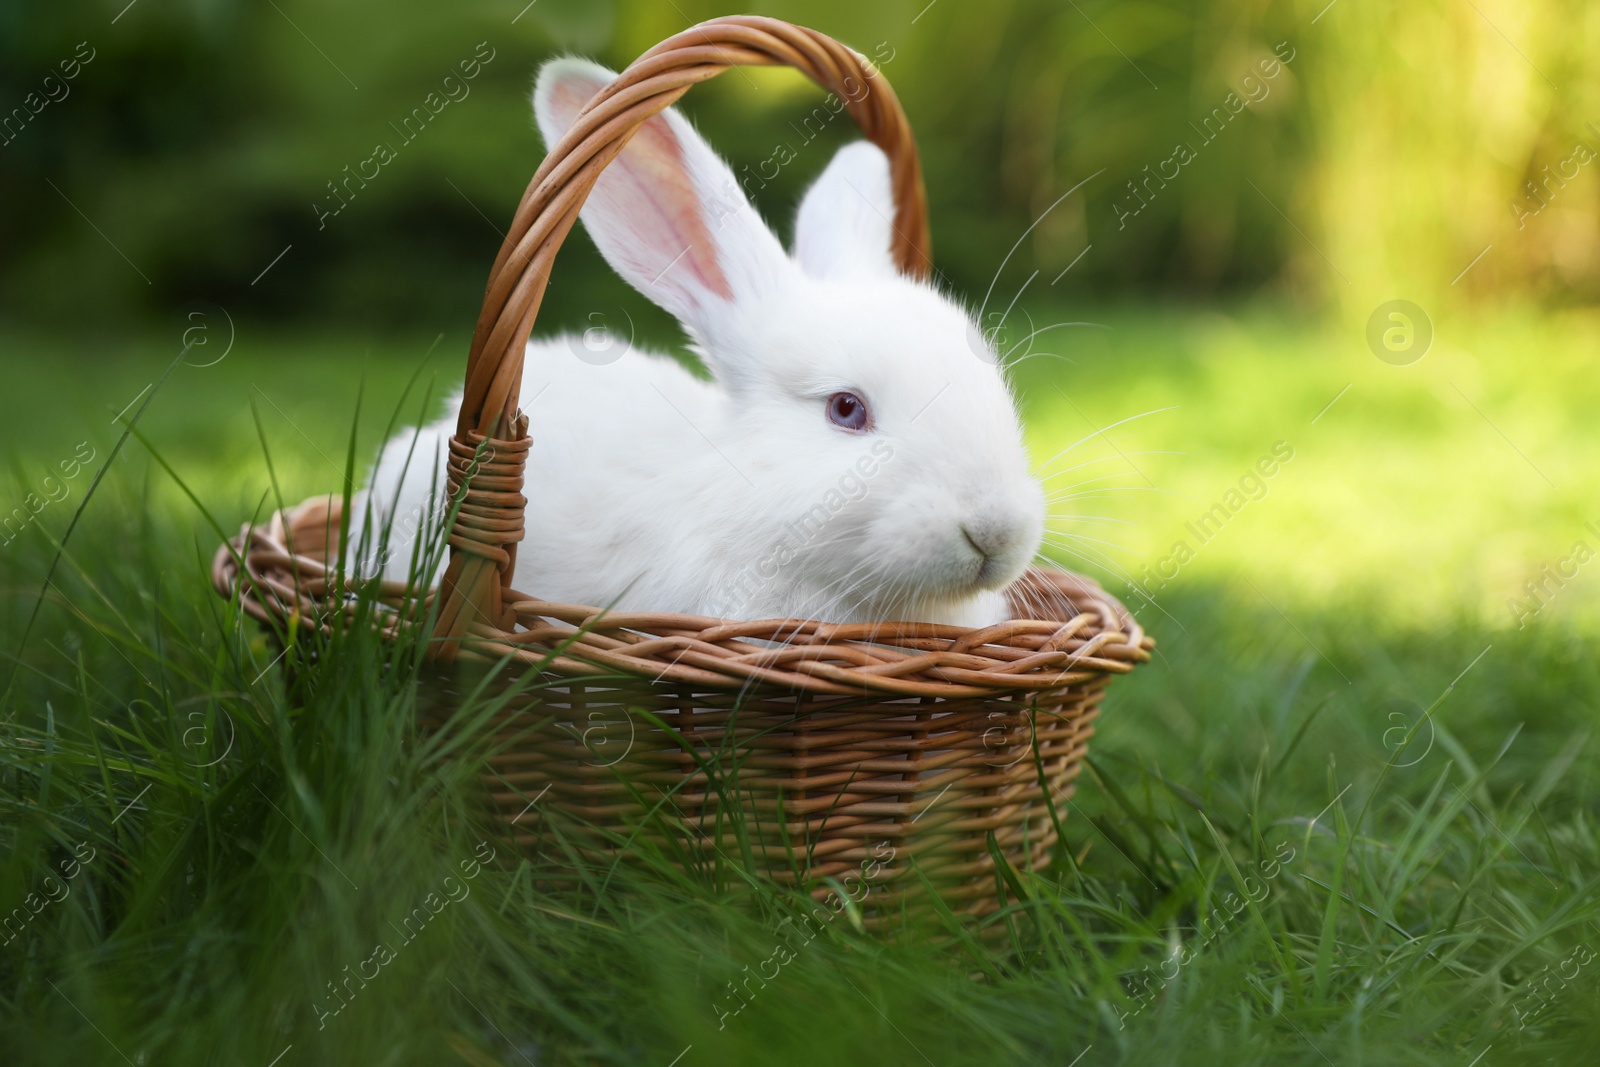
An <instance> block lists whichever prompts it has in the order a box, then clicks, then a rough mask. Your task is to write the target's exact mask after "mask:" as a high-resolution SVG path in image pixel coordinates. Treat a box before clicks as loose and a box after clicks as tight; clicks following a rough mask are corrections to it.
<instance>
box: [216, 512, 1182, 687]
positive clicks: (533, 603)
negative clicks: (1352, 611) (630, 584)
mask: <svg viewBox="0 0 1600 1067" xmlns="http://www.w3.org/2000/svg"><path fill="white" fill-rule="evenodd" d="M343 504H344V501H343V498H342V497H340V496H335V495H322V496H315V497H311V498H309V499H307V500H305V501H302V502H301V503H299V504H297V505H294V506H292V507H288V508H284V509H282V510H279V511H276V512H274V513H272V514H271V515H270V516H269V517H268V518H267V520H266V521H265V522H263V523H259V524H251V523H246V524H244V525H243V526H242V527H241V529H240V531H239V534H238V535H237V536H235V537H233V538H231V539H229V540H228V541H226V542H225V543H223V544H222V545H221V546H219V548H218V549H217V552H216V554H215V556H214V557H213V559H212V568H211V573H212V584H213V586H214V587H215V589H216V591H217V592H218V594H219V595H221V596H223V597H226V598H229V599H232V598H233V597H235V596H237V597H238V598H239V602H240V606H241V607H242V608H243V609H244V610H245V611H246V612H247V613H248V614H250V615H252V616H253V617H255V618H257V619H259V620H261V621H263V622H273V621H279V622H283V621H287V620H288V619H289V618H290V617H291V616H299V618H300V619H301V620H302V624H303V622H304V621H306V620H311V621H313V622H314V623H315V625H317V626H319V627H322V628H327V627H329V626H331V624H332V620H331V617H330V616H331V614H333V613H336V612H338V611H341V610H343V611H349V610H350V608H351V602H350V598H349V593H350V592H351V591H354V590H356V589H358V588H362V589H366V590H367V591H369V592H371V593H372V594H373V595H374V596H375V597H376V599H377V600H379V601H380V602H382V603H383V604H385V605H387V606H388V607H389V608H391V609H393V614H392V615H390V616H388V617H387V619H386V621H385V623H384V624H383V625H382V629H383V630H384V631H385V633H386V634H387V635H388V636H393V634H394V632H395V630H396V628H397V626H398V624H399V623H400V621H401V620H402V618H403V614H402V613H418V612H421V613H426V611H428V610H429V609H430V608H431V605H432V603H433V600H434V598H435V597H436V596H437V595H438V590H437V589H435V588H430V589H427V590H425V591H423V592H422V593H421V595H420V596H419V595H417V594H416V593H415V592H414V591H413V590H411V589H410V588H409V587H408V586H406V585H405V584H404V583H401V582H394V581H387V580H380V579H376V578H350V579H345V578H344V577H343V576H342V573H341V572H340V571H339V570H338V568H337V566H336V565H335V566H330V559H329V557H330V555H331V552H332V550H334V549H335V548H336V547H337V545H336V542H337V539H338V531H339V525H340V516H341V513H342V509H343ZM1008 594H1009V596H1010V599H1011V602H1012V606H1013V609H1014V611H1015V612H1016V613H1017V614H1018V615H1019V616H1027V617H1019V618H1016V619H1012V620H1009V621H1006V622H1002V623H997V624H995V625H992V626H986V627H980V628H977V629H970V628H966V627H961V626H949V625H942V624H936V623H923V622H882V623H826V622H820V621H818V620H815V619H753V620H735V619H717V618H711V617H707V616H698V615H684V614H678V613H671V612H638V611H609V610H607V609H605V608H600V607H592V606H587V605H579V604H561V603H555V602H551V601H546V600H541V599H539V598H537V597H532V596H525V595H523V594H520V593H516V592H514V591H513V592H510V593H508V596H507V601H506V619H505V622H504V624H503V625H494V624H490V623H487V622H485V621H482V620H479V621H477V622H475V623H473V624H472V626H471V627H470V628H469V631H468V633H467V635H466V637H465V638H464V639H463V641H462V647H461V649H460V651H459V653H458V658H459V659H462V660H474V661H479V662H493V661H497V660H500V659H502V658H504V657H506V656H510V657H511V658H512V659H513V660H514V661H517V662H520V663H523V664H526V665H530V666H531V665H534V664H543V669H544V670H545V671H546V672H547V673H551V674H554V675H558V676H565V677H583V676H593V675H595V674H596V673H597V672H603V673H616V674H626V675H632V676H635V677H638V678H642V679H648V680H649V681H651V682H667V683H676V684H686V685H690V686H703V687H706V688H709V689H725V690H726V689H735V690H754V689H759V690H763V691H766V690H770V689H773V688H777V689H781V690H783V691H786V692H796V691H799V692H811V693H817V694H834V695H854V696H877V697H883V698H890V699H893V698H897V697H898V698H904V697H924V698H930V697H931V698H947V699H956V698H973V697H991V698H992V697H1002V696H1005V695H1008V694H1021V693H1030V692H1038V691H1041V690H1049V689H1056V688H1060V687H1063V686H1070V685H1075V684H1082V683H1086V682H1090V681H1093V680H1094V679H1095V678H1096V677H1099V676H1104V675H1110V674H1125V673H1127V672H1129V671H1131V670H1132V669H1133V668H1134V666H1135V665H1136V664H1139V663H1143V662H1145V661H1147V660H1149V658H1150V650H1151V649H1152V648H1154V647H1155V640H1154V638H1152V637H1150V636H1149V635H1148V634H1146V633H1145V632H1144V630H1143V629H1142V628H1141V627H1140V626H1139V624H1138V622H1137V621H1136V620H1135V619H1134V618H1133V616H1132V615H1131V614H1130V613H1129V612H1128V610H1127V609H1126V608H1125V607H1124V606H1123V605H1122V603H1121V602H1120V601H1119V600H1117V598H1115V597H1113V596H1112V595H1111V594H1109V593H1107V592H1106V591H1105V590H1104V589H1103V588H1102V587H1101V586H1100V585H1099V584H1098V583H1097V582H1095V581H1093V580H1092V579H1089V578H1086V577H1084V576H1082V575H1078V574H1075V573H1073V572H1070V571H1065V570H1060V569H1056V568H1044V567H1036V568H1033V569H1032V570H1030V571H1029V573H1028V574H1027V575H1026V576H1025V577H1024V578H1023V579H1022V580H1021V581H1019V582H1018V583H1017V584H1016V585H1014V586H1012V588H1011V589H1010V590H1008Z"/></svg>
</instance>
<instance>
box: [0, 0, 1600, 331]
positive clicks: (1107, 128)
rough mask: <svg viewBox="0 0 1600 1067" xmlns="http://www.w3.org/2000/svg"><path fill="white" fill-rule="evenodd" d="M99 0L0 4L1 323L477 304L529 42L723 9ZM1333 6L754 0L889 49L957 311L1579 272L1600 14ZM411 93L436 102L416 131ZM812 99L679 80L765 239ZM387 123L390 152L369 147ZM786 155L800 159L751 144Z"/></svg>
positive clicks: (801, 156) (814, 145) (503, 207)
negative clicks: (989, 303) (202, 310)
mask: <svg viewBox="0 0 1600 1067" xmlns="http://www.w3.org/2000/svg"><path fill="white" fill-rule="evenodd" d="M124 4H125V0H95V2H85V3H73V4H44V3H24V2H18V3H13V4H8V5H5V6H4V7H3V8H0V203H4V205H5V210H4V211H3V212H0V315H3V316H4V317H6V318H9V319H13V320H17V319H33V320H39V321H43V322H50V323H75V322H80V321H84V320H87V321H91V322H98V323H117V322H123V321H128V320H131V319H136V318H138V317H140V316H147V315H158V314H166V313H168V312H169V311H170V310H171V309H172V308H173V307H175V306H177V305H179V304H181V303H183V302H184V301H187V300H192V299H197V298H204V299H209V300H213V301H216V302H218V303H222V304H224V305H225V306H227V307H229V308H230V309H232V310H233V311H234V312H236V313H239V314H243V315H254V316H257V317H261V318H272V319H295V318H301V319H313V320H323V321H329V322H338V323H346V324H352V325H354V324H359V325H360V326H361V327H363V328H366V329H374V328H386V327H390V326H394V327H401V326H404V327H413V326H423V327H426V328H444V327H449V328H450V329H451V330H458V329H464V328H465V327H466V326H468V325H470V322H471V320H472V317H473V314H474V312H475V306H476V303H477V300H478V299H479V297H480V295H481V292H482V284H483V280H484V276H485V272H486V270H487V267H488V264H489V262H490V261H491V259H492V257H493V254H494V251H495V248H496V246H497V244H498V242H499V240H500V236H499V231H500V228H501V227H503V226H504V224H505V222H506V221H507V220H508V219H509V218H510V216H511V213H512V211H513V210H514V208H515V204H516V201H517V199H518V198H519V196H520V194H521V191H522V189H523V188H524V186H525V184H526V182H527V179H528V177H529V176H530V175H531V174H532V172H533V169H534V167H535V166H536V165H537V163H538V160H539V158H540V156H541V153H542V148H541V146H540V144H539V142H538V139H537V137H536V136H535V135H534V133H533V131H532V122H531V119H530V116H529V114H528V105H527V94H528V90H529V87H530V85H531V82H532V77H533V72H534V70H535V69H536V68H537V65H538V63H539V62H540V61H542V59H544V58H545V57H547V56H549V55H551V54H554V53H557V52H562V51H573V52H581V53H584V54H591V55H594V56H596V57H597V58H599V59H601V60H602V61H604V62H607V63H609V64H611V65H613V66H619V67H620V66H621V65H624V64H626V63H627V62H628V61H629V60H630V59H631V58H632V57H634V56H635V55H637V54H638V53H639V52H640V51H642V50H643V49H644V48H647V47H649V46H650V45H651V44H654V43H655V42H656V41H658V40H660V39H661V38H663V37H665V36H667V35H669V34H671V33H674V32H676V31H678V30H681V29H683V28H685V27H687V26H688V25H689V24H691V22H693V21H698V20H700V19H703V18H708V17H711V16H713V15H715V14H719V13H721V12H722V11H723V10H724V9H723V8H722V7H721V6H720V5H717V4H713V3H710V2H708V0H672V2H670V3H660V2H659V0H536V2H534V3H531V4H529V3H526V2H525V0H475V2H471V3H467V4H461V5H451V6H448V7H446V6H441V5H437V4H430V3H424V2H421V0H388V2H384V3H380V2H379V0H340V2H337V3H313V2H311V0H182V2H171V3H154V2H140V3H136V4H134V5H132V6H124ZM1357 6H1358V5H1355V4H1351V3H1339V4H1335V5H1331V6H1330V5H1325V4H1324V3H1323V2H1322V0H1315V2H1312V0H1302V2H1300V3H1298V4H1294V5H1284V4H1271V3H1268V2H1266V0H1073V2H1070V3H1066V4H1060V3H1056V2H1054V0H994V2H991V3H986V4H982V5H978V4H960V3H944V2H940V0H935V2H933V3H931V4H930V3H927V2H926V0H885V2H882V3H879V4H874V5H864V4H860V3H847V2H844V0H782V2H768V3H762V4H759V5H758V6H757V10H759V11H761V12H762V13H767V14H772V15H775V16H778V17H782V18H787V19H790V20H792V21H796V22H801V23H804V24H808V25H813V26H816V27H818V28H820V29H823V30H825V31H827V32H829V33H832V34H834V35H835V36H837V37H839V38H841V39H843V40H845V41H847V42H849V43H851V44H853V45H854V46H855V47H857V48H858V49H859V50H861V51H863V52H865V53H867V54H869V55H873V56H875V57H876V58H877V59H878V61H879V62H880V63H881V65H882V66H883V67H884V70H885V73H886V74H887V75H888V76H889V78H890V80H891V81H892V83H893V84H894V85H895V87H896V90H897V91H898V92H899V93H900V95H901V98H902V100H903V101H904V102H905V105H906V107H907V110H908V111H909V113H910V114H911V117H912V120H913V123H914V124H915V126H916V128H917V130H918V131H919V137H920V144H921V147H922V150H923V153H924V157H925V161H926V164H927V173H928V186H929V193H930V199H931V206H932V211H933V219H934V233H935V250H936V259H937V261H938V264H939V268H940V271H941V273H942V274H943V275H944V277H945V278H946V279H947V280H948V281H949V282H950V283H951V284H952V285H953V286H955V287H956V288H957V289H958V290H959V291H961V292H963V293H966V294H968V295H969V296H970V297H971V298H972V299H973V300H974V302H977V301H979V300H981V299H982V298H983V294H984V293H985V292H986V291H987V290H988V289H989V288H990V286H991V279H994V281H993V283H992V284H993V286H994V291H995V296H994V297H993V298H992V300H994V301H996V302H999V307H1000V310H1002V311H1003V310H1004V308H1005V307H1006V306H1007V304H1008V303H1009V301H1010V298H1011V294H1012V293H1015V292H1016V291H1017V290H1018V288H1019V287H1022V286H1024V285H1026V286H1027V289H1026V291H1027V293H1028V294H1030V295H1031V296H1039V295H1043V294H1063V293H1071V294H1073V295H1075V296H1085V295H1088V296H1095V297H1103V296H1110V295H1117V296H1121V295H1127V294H1147V295H1156V294H1168V295H1194V296H1210V295H1216V294H1223V295H1226V294H1236V295H1249V294H1251V293H1253V292H1255V291H1257V290H1260V289H1261V288H1262V287H1268V288H1270V289H1274V290H1276V291H1280V292H1282V293H1285V294H1288V295H1291V296H1293V297H1295V298H1298V299H1301V300H1303V301H1305V302H1308V303H1320V304H1327V305H1331V306H1335V307H1343V308H1346V309H1348V310H1350V311H1352V312H1353V313H1354V312H1359V311H1360V309H1362V308H1366V307H1370V306H1371V304H1372V303H1374V302H1376V301H1377V300H1380V299H1385V298H1388V297H1389V296H1392V295H1397V294H1401V293H1403V294H1405V295H1409V296H1411V297H1412V298H1413V299H1419V300H1424V301H1432V300H1442V299H1448V298H1463V299H1481V298H1482V297H1483V296H1484V295H1485V294H1488V293H1499V294H1510V295H1515V294H1526V295H1531V296H1536V297H1539V298H1542V299H1551V300H1560V301H1572V300H1592V299H1594V298H1595V296H1596V294H1597V290H1600V240H1597V238H1600V195H1597V193H1600V180H1597V178H1596V174H1597V173H1600V160H1596V161H1594V162H1581V161H1579V157H1581V156H1582V155H1583V152H1582V151H1580V149H1579V146H1580V145H1586V146H1588V148H1589V149H1591V150H1596V151H1600V129H1597V128H1596V127H1594V126H1593V125H1592V124H1593V123H1595V122H1597V121H1600V85H1597V79H1596V71H1595V69H1594V64H1593V62H1592V60H1591V59H1590V57H1592V56H1593V55H1595V54H1596V51H1597V46H1600V9H1596V8H1595V7H1594V6H1593V5H1591V4H1586V3H1583V2H1582V0H1528V2H1523V3H1520V4H1519V3H1513V2H1512V0H1475V3H1474V4H1469V5H1458V4H1454V3H1446V2H1445V0H1419V2H1417V3H1411V4H1406V5H1377V6H1376V7H1374V6H1372V5H1365V6H1361V7H1360V10H1357ZM475 55H477V56H479V57H480V58H479V59H478V60H477V63H478V69H477V70H476V73H475V75H474V76H473V77H472V78H470V79H467V78H465V77H464V75H463V73H462V67H461V64H462V63H463V62H464V61H471V60H473V58H474V56H475ZM485 56H492V58H488V59H484V58H481V57H485ZM69 70H72V71H73V74H72V76H71V77H68V76H67V72H68V71H69ZM452 75H453V76H454V77H455V78H456V80H457V82H458V83H459V85H460V87H459V88H457V89H454V90H452V89H450V88H449V87H448V86H447V84H446V81H445V79H446V78H447V77H449V76H452ZM451 93H455V94H458V96H459V98H458V97H457V96H451V95H450V94H451ZM429 94H434V97H433V99H444V100H445V106H444V107H443V108H441V109H440V110H438V111H437V112H436V113H435V112H432V111H431V110H430V111H429V112H428V121H426V123H425V124H424V123H421V122H420V121H416V122H413V124H412V127H406V126H404V125H403V124H404V122H405V120H406V118H407V116H411V115H413V114H414V113H415V109H417V108H419V107H422V108H427V106H428V105H427V104H426V101H427V100H429V99H430V95H429ZM446 97H448V99H446ZM819 99H820V98H819V96H818V94H816V93H815V91H814V90H812V89H810V88H809V87H807V86H805V85H803V84H802V83H801V82H800V80H799V79H798V78H796V77H790V76H786V75H783V74H780V73H775V72H761V71H755V72H747V73H744V74H741V75H730V76H728V77H724V78H721V79H718V81H717V82H715V83H712V84H710V85H708V86H706V87H703V88H701V89H697V90H696V91H695V92H694V93H693V94H691V95H690V96H689V97H688V98H687V100H686V104H685V106H686V108H687V110H689V111H690V112H692V113H693V114H694V116H695V117H696V120H697V121H698V122H699V123H700V124H701V126H702V128H703V129H705V130H706V132H707V134H708V136H709V137H710V138H711V139H712V141H713V143H715V144H717V145H718V146H719V147H720V148H721V149H722V150H723V151H724V152H725V153H726V155H727V156H728V158H729V159H730V161H731V162H732V163H733V164H734V166H735V169H736V170H740V169H741V168H745V167H749V168H752V172H761V173H763V174H765V173H766V172H768V171H774V170H775V173H774V174H773V176H772V177H771V178H770V180H764V181H763V185H762V188H761V189H760V191H759V193H758V199H760V201H761V205H762V207H763V208H764V210H766V211H767V212H768V214H769V215H770V216H771V217H773V218H774V219H775V221H776V222H777V223H778V224H779V227H780V229H782V228H783V227H784V223H785V221H786V218H787V215H788V214H789V213H790V212H792V207H793V204H794V203H795V201H796V200H797V199H798V196H799V194H800V192H801V190H802V189H803V187H804V184H805V182H806V181H808V180H809V179H810V177H811V176H812V175H814V174H815V173H816V172H817V171H818V170H819V169H820V168H821V166H822V165H823V163H824V162H825V161H826V158H827V154H828V153H829V152H830V151H831V150H832V147H833V146H835V145H837V144H839V143H842V142H843V141H844V140H846V139H848V138H849V137H850V136H851V135H852V131H850V130H849V129H847V128H846V126H847V122H846V121H845V120H841V121H840V122H838V123H831V124H826V126H825V128H824V126H823V124H816V126H817V129H820V133H818V132H816V130H813V129H812V127H808V126H806V125H805V119H806V116H807V115H808V114H810V113H812V110H813V109H814V108H815V107H816V106H817V104H818V102H819ZM424 126H425V128H423V127H424ZM413 128H414V129H415V131H416V132H414V133H409V131H411V130H412V129H413ZM380 145H390V146H391V147H392V152H393V157H394V158H393V159H392V160H390V161H386V162H383V163H381V164H376V163H374V162H369V161H372V160H374V154H375V151H376V150H377V149H378V147H379V146H380ZM780 145H781V146H787V147H789V148H791V149H792V150H793V153H792V154H793V155H794V157H795V158H794V162H793V163H792V164H787V165H783V166H779V167H774V163H773V160H774V154H775V152H776V150H777V149H778V148H779V146H780ZM813 149H815V150H813ZM374 166H376V167H377V173H376V175H375V176H371V177H365V178H358V179H357V180H355V181H351V178H350V176H351V175H352V174H360V173H362V172H363V171H364V172H365V173H366V174H367V175H372V174H373V167H374ZM1547 168H1548V169H1547ZM741 173H743V171H741ZM1529 183H1532V185H1530V184H1529ZM1069 190H1075V191H1073V192H1071V195H1067V196H1063V194H1067V193H1068V192H1069ZM1519 204H1520V205H1521V206H1520V207H1519V206H1518V205H1519ZM335 206H337V207H338V208H339V210H338V212H337V214H329V212H331V211H332V210H333V208H334V207H335ZM1030 227H1031V229H1030ZM1024 232H1026V233H1027V239H1026V240H1025V241H1024V242H1023V243H1022V245H1021V247H1019V249H1018V251H1017V253H1016V254H1015V255H1014V256H1013V257H1012V258H1011V260H1010V261H1009V262H1008V263H1006V265H1005V270H1004V271H1003V272H1002V274H1001V276H1000V277H998V278H996V272H997V270H998V269H999V268H1000V267H1001V264H1002V260H1004V259H1005V256H1006V253H1007V250H1008V249H1010V248H1011V246H1012V244H1013V243H1014V242H1016V241H1017V240H1018V238H1019V237H1020V236H1021V235H1023V234H1024ZM1490 245H1492V246H1493V250H1492V252H1491V253H1489V254H1486V255H1485V256H1484V257H1483V261H1482V262H1481V263H1478V264H1477V265H1476V266H1474V268H1473V269H1472V271H1471V272H1469V274H1468V275H1467V276H1466V277H1465V278H1463V279H1462V280H1461V281H1460V282H1459V284H1457V285H1454V286H1452V285H1451V280H1452V278H1454V277H1455V276H1456V275H1457V273H1458V272H1459V271H1460V270H1461V269H1462V268H1463V267H1465V266H1466V265H1467V264H1468V262H1469V261H1471V260H1472V259H1473V257H1474V256H1475V255H1477V254H1478V252H1479V250H1480V249H1483V248H1485V247H1486V246H1490ZM269 267H270V269H269ZM1069 267H1070V271H1069V270H1068V268H1069ZM1035 271H1037V272H1038V273H1037V275H1036V276H1033V272H1035ZM1064 272H1065V273H1064ZM1030 276H1031V277H1030ZM619 294H620V286H619V283H616V282H615V281H614V279H611V278H610V277H609V274H608V273H607V272H606V271H605V270H604V268H603V265H602V264H601V263H600V261H599V259H598V257H597V256H596V255H595V254H594V253H593V251H592V249H590V248H589V247H588V246H587V242H586V241H585V240H583V239H581V238H578V239H575V240H574V241H572V242H571V247H570V248H569V249H568V250H566V251H564V253H563V258H562V267H561V269H560V270H559V271H557V278H556V283H555V288H554V290H553V293H552V297H553V299H552V300H551V302H550V304H549V306H550V308H551V311H552V318H562V319H563V320H564V321H566V322H568V323H569V324H577V323H580V322H581V321H582V319H583V310H582V309H586V308H591V307H598V306H602V305H606V304H607V302H620V303H621V304H622V306H624V307H627V308H629V309H630V313H632V310H633V309H637V310H638V312H639V314H642V315H644V316H645V318H646V321H647V323H653V324H655V325H653V326H652V327H651V328H655V326H658V325H659V317H656V318H652V317H651V314H650V312H649V311H648V310H647V309H642V308H640V307H639V304H638V302H637V301H631V302H630V298H628V297H626V296H622V295H619Z"/></svg>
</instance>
